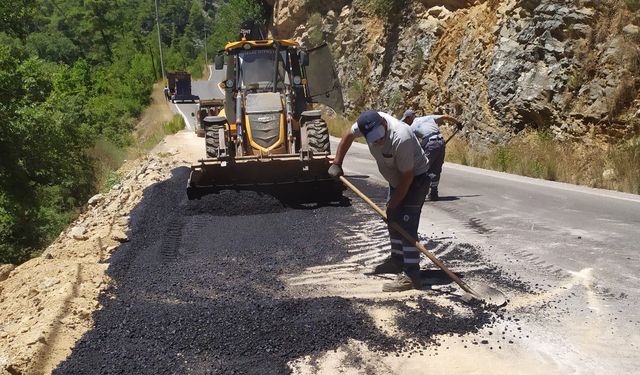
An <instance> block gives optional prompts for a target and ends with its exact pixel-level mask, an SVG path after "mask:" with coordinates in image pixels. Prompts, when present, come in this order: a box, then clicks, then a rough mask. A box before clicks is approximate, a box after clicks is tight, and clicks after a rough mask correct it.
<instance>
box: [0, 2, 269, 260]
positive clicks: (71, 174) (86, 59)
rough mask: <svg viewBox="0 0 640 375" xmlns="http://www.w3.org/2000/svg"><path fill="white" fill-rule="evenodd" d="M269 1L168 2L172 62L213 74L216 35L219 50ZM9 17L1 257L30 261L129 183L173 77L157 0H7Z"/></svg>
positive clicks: (0, 11)
mask: <svg viewBox="0 0 640 375" xmlns="http://www.w3.org/2000/svg"><path fill="white" fill-rule="evenodd" d="M258 3H259V2H258V1H257V0H255V1H254V0H230V1H228V2H225V3H223V4H222V5H220V6H218V5H216V4H214V1H212V0H206V1H204V2H203V1H196V0H193V1H189V0H187V1H184V0H163V1H160V2H159V5H160V8H159V15H160V16H159V18H160V35H161V40H162V46H163V52H164V62H165V64H164V65H165V69H166V70H188V71H190V72H191V73H192V74H193V75H194V76H195V77H199V76H201V75H202V72H203V70H204V69H203V63H204V48H203V47H204V36H205V33H208V34H212V35H213V37H211V38H209V40H208V43H207V44H208V47H209V53H210V56H211V55H212V52H213V51H215V50H216V48H217V47H219V46H220V45H221V44H223V43H224V42H226V41H228V40H231V39H233V37H234V36H235V35H236V33H237V30H238V26H239V24H240V22H241V20H240V19H241V18H244V16H245V15H247V16H251V15H260V14H262V13H261V9H262V8H261V6H259V5H258ZM222 15H224V16H225V17H226V18H224V22H219V23H216V19H220V17H221V16H222ZM0 21H1V22H0V95H1V97H2V101H1V102H0V263H14V264H19V263H21V262H24V261H25V260H28V259H29V258H30V257H32V256H34V255H36V254H38V253H39V252H40V251H41V250H42V249H43V248H44V247H46V245H47V244H48V243H49V242H50V241H51V240H52V239H53V238H55V237H56V236H57V235H58V234H59V233H60V232H61V231H62V230H63V229H64V228H65V227H66V225H67V224H68V223H69V222H70V220H71V219H73V217H75V215H76V214H77V212H78V210H79V208H80V207H81V206H82V205H83V204H84V202H86V201H87V199H88V198H89V197H90V196H91V195H93V194H95V193H96V192H97V191H99V190H101V189H102V188H104V187H105V186H109V185H110V184H114V183H115V182H114V181H117V179H118V177H117V174H116V173H115V172H114V170H116V169H117V168H118V167H119V166H120V165H121V163H122V162H123V161H124V160H125V159H126V158H127V150H128V149H129V148H130V147H132V146H135V145H136V139H135V135H134V132H133V130H134V128H135V126H136V123H137V119H138V117H139V116H140V114H141V113H142V111H143V110H144V108H145V107H146V106H147V105H148V104H149V102H150V93H151V88H152V85H153V83H154V82H157V81H159V80H161V78H162V77H161V68H160V59H159V56H160V53H159V47H158V39H157V38H158V34H157V29H156V22H155V7H154V2H153V0H143V1H137V2H128V3H126V5H125V4H123V3H120V2H115V1H101V0H88V1H81V0H62V1H55V2H54V1H45V0H24V1H20V2H9V1H3V2H1V4H0ZM181 121H182V120H181V119H180V120H175V121H172V122H171V123H170V124H167V125H166V127H165V128H164V129H162V134H164V133H167V132H174V131H176V129H177V128H178V127H180V126H182V124H181ZM158 140H159V139H154V140H153V141H154V142H156V143H157V141H158ZM149 142H151V141H149ZM150 146H152V145H151V144H145V145H143V147H150Z"/></svg>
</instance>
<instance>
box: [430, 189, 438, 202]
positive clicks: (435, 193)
mask: <svg viewBox="0 0 640 375" xmlns="http://www.w3.org/2000/svg"><path fill="white" fill-rule="evenodd" d="M439 198H440V197H438V188H437V187H432V188H431V190H430V191H429V200H430V201H437V200H438V199H439Z"/></svg>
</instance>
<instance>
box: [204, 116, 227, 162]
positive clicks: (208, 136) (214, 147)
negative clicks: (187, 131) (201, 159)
mask: <svg viewBox="0 0 640 375" xmlns="http://www.w3.org/2000/svg"><path fill="white" fill-rule="evenodd" d="M220 129H224V124H213V125H208V126H207V127H205V132H204V142H205V144H206V145H207V157H208V158H217V157H218V149H220V139H219V137H218V130H220Z"/></svg>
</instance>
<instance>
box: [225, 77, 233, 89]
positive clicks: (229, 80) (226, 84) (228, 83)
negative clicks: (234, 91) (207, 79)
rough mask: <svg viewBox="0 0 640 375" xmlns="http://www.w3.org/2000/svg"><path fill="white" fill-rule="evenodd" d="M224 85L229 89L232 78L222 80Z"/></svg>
mask: <svg viewBox="0 0 640 375" xmlns="http://www.w3.org/2000/svg"><path fill="white" fill-rule="evenodd" d="M224 87H226V88H228V89H230V88H232V87H233V80H232V79H228V80H226V81H224Z"/></svg>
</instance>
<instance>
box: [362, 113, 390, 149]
mask: <svg viewBox="0 0 640 375" xmlns="http://www.w3.org/2000/svg"><path fill="white" fill-rule="evenodd" d="M357 123H358V129H360V132H361V133H362V135H364V137H365V138H366V139H367V143H374V142H375V141H377V140H379V139H380V138H382V137H384V133H385V130H384V126H382V124H383V123H384V120H383V119H382V116H380V114H379V113H378V112H376V111H374V110H369V111H365V112H362V113H361V114H360V116H358V121H357Z"/></svg>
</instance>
